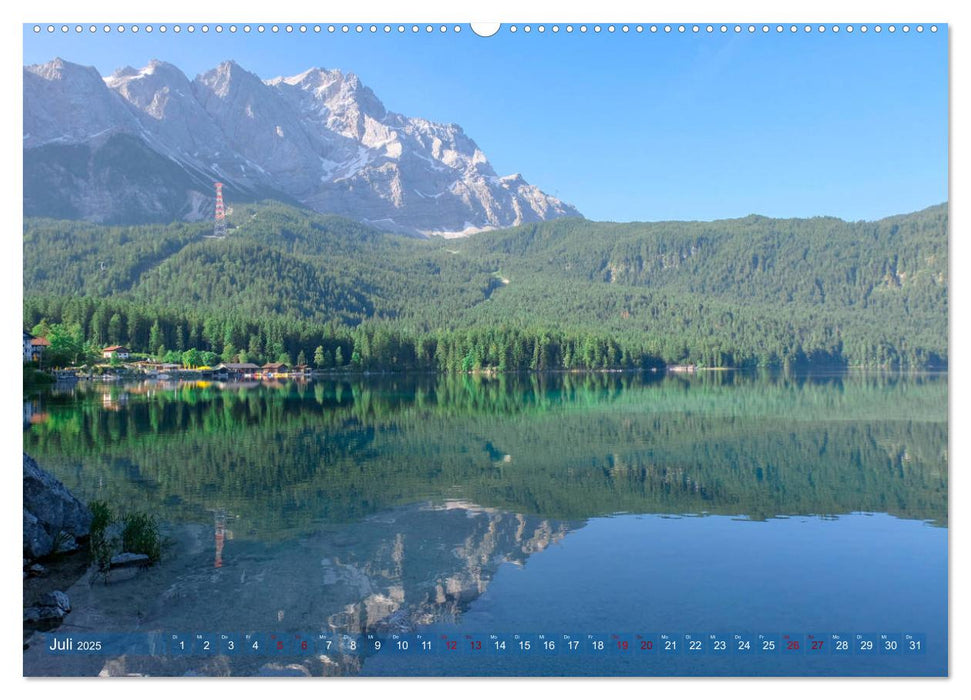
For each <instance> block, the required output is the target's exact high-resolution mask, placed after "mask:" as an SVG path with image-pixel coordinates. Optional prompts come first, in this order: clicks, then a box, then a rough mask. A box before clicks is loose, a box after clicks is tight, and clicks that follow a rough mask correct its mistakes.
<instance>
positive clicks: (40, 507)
mask: <svg viewBox="0 0 971 700" xmlns="http://www.w3.org/2000/svg"><path fill="white" fill-rule="evenodd" d="M23 490H24V533H23V535H24V556H27V557H30V558H32V559H35V558H37V557H42V556H46V555H48V554H50V553H51V552H52V551H53V549H54V547H55V546H60V547H63V546H64V545H66V544H67V545H68V546H69V545H70V543H71V542H73V538H77V537H86V536H87V535H88V534H89V533H90V530H91V511H89V510H88V508H87V506H85V505H84V504H83V503H81V501H79V500H78V499H77V498H75V497H74V496H73V495H72V494H71V492H70V491H68V490H67V488H65V486H64V484H62V483H61V482H60V481H58V480H57V479H55V478H54V477H53V476H51V475H50V474H48V473H47V472H45V471H44V470H43V469H41V468H40V467H39V466H37V462H35V461H34V460H33V459H32V458H30V457H29V456H27V454H26V453H25V454H24V481H23ZM74 546H75V547H76V546H77V545H76V543H75V544H74ZM59 551H66V550H63V549H59Z"/></svg>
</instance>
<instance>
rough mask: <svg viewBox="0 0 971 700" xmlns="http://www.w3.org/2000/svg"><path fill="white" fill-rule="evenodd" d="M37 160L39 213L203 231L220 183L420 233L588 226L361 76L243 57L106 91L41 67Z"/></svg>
mask: <svg viewBox="0 0 971 700" xmlns="http://www.w3.org/2000/svg"><path fill="white" fill-rule="evenodd" d="M89 103H90V107H88V106H87V105H89ZM109 146H110V148H109ZM24 148H25V151H24V172H25V185H24V190H25V193H24V202H25V213H26V214H28V215H45V216H50V215H60V216H67V217H68V218H84V219H88V220H94V221H106V222H114V221H118V222H134V221H161V220H165V218H166V217H170V218H169V220H173V219H185V220H196V219H200V218H205V217H208V216H211V213H212V207H213V200H212V196H213V193H212V181H213V180H220V181H222V182H224V183H226V190H225V191H226V197H227V199H228V200H230V202H231V201H232V199H233V198H237V199H239V200H244V199H245V200H248V199H254V198H258V197H267V196H269V197H274V196H275V197H276V198H281V197H282V198H289V199H290V200H292V201H296V202H298V203H301V204H303V205H305V206H307V207H310V208H312V209H315V210H317V211H320V212H327V213H334V214H340V215H343V216H347V217H349V218H352V219H356V220H359V221H362V222H365V223H368V224H371V225H373V226H376V227H378V228H384V229H387V230H393V231H400V232H402V233H410V234H415V233H418V234H434V233H439V234H444V235H461V234H468V233H474V232H476V231H480V230H486V229H490V228H497V227H503V226H513V225H517V224H521V223H527V222H531V221H542V220H546V219H552V218H556V217H561V216H580V214H579V212H577V210H576V209H574V208H573V207H571V206H570V205H568V204H564V203H563V202H561V201H560V200H558V199H556V198H555V197H551V196H549V195H547V194H545V193H544V192H542V191H541V190H540V189H539V188H537V187H535V186H533V185H530V184H529V183H527V182H526V181H525V180H524V179H523V178H522V176H520V175H518V174H517V175H511V176H507V177H499V176H498V175H497V174H496V172H495V171H494V170H493V169H492V166H491V165H489V162H488V160H487V159H486V157H485V154H484V153H482V151H481V150H480V149H479V148H478V146H477V145H476V144H475V142H474V141H473V140H472V139H471V138H469V137H468V136H467V135H466V134H465V133H464V132H463V131H462V128H461V127H460V126H458V125H456V124H439V123H435V122H430V121H427V120H424V119H419V118H410V117H405V116H403V115H400V114H396V113H394V112H390V111H388V110H387V109H386V108H385V106H384V105H383V104H382V103H381V101H380V100H379V99H378V98H377V96H376V95H375V94H374V93H373V92H372V91H371V90H370V89H369V88H367V87H366V86H364V85H363V84H362V83H361V81H360V79H359V78H358V77H357V76H356V75H354V74H353V73H342V72H341V71H338V70H325V69H322V68H313V69H311V70H308V71H305V72H303V73H301V74H299V75H296V76H292V77H280V78H275V79H273V80H267V81H263V80H261V79H260V78H259V77H257V76H256V75H254V74H252V73H250V72H248V71H246V70H245V69H243V68H241V67H240V66H239V65H237V64H236V63H234V62H232V61H228V62H226V63H223V64H221V65H219V66H218V67H216V68H214V69H212V70H210V71H208V72H206V73H204V74H203V75H200V76H199V77H197V78H196V79H195V80H194V81H191V82H190V81H189V80H188V79H187V78H186V77H185V75H183V74H182V72H181V71H179V69H178V68H176V67H175V66H173V65H171V64H168V63H163V62H160V61H152V62H150V63H149V65H148V66H146V67H145V68H142V69H140V70H138V69H134V68H124V69H121V70H119V71H117V72H116V73H115V74H114V75H112V76H110V77H108V78H106V79H104V80H101V79H100V77H99V76H98V75H97V72H96V71H94V69H93V68H83V67H81V66H77V65H74V64H70V63H68V62H66V61H62V60H60V59H56V60H54V61H52V62H50V63H47V64H44V65H40V66H28V67H26V68H25V69H24ZM79 149H80V150H79ZM106 149H107V152H106ZM132 164H137V167H132Z"/></svg>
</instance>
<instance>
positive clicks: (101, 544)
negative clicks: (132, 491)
mask: <svg viewBox="0 0 971 700" xmlns="http://www.w3.org/2000/svg"><path fill="white" fill-rule="evenodd" d="M88 509H89V510H90V511H91V515H92V519H91V538H90V540H89V545H88V546H89V548H90V550H91V558H92V559H93V560H94V563H95V564H97V565H98V570H99V571H107V570H108V567H109V566H110V564H111V556H112V553H113V551H114V548H115V542H113V541H112V538H111V537H109V535H108V526H109V525H111V523H113V522H114V520H115V514H114V512H113V511H112V510H111V506H110V505H108V503H107V502H106V501H92V502H91V503H89V504H88Z"/></svg>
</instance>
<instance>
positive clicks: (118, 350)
mask: <svg viewBox="0 0 971 700" xmlns="http://www.w3.org/2000/svg"><path fill="white" fill-rule="evenodd" d="M101 356H102V357H103V358H105V359H106V360H111V359H113V358H118V359H119V360H127V359H128V358H129V357H131V350H129V349H128V348H127V347H125V346H124V345H109V346H108V347H106V348H105V349H104V350H102V351H101Z"/></svg>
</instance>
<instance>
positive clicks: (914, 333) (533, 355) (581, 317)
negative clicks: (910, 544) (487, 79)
mask: <svg viewBox="0 0 971 700" xmlns="http://www.w3.org/2000/svg"><path fill="white" fill-rule="evenodd" d="M229 218H230V226H229V234H228V236H227V237H226V238H224V239H214V238H212V237H209V234H211V232H212V228H211V224H209V223H205V222H200V223H175V224H170V225H143V226H102V225H97V224H91V223H85V222H79V221H56V220H49V219H27V220H26V221H25V223H24V309H23V312H24V325H25V328H27V329H28V330H34V331H35V332H36V333H38V334H43V335H45V336H47V337H49V338H50V339H51V340H52V344H53V346H52V348H51V351H52V352H51V353H50V355H49V362H50V363H53V364H54V365H57V364H62V365H67V364H80V363H83V362H85V361H92V360H94V359H95V358H97V357H99V356H100V353H99V352H98V351H99V349H100V348H101V347H103V346H105V345H109V344H124V345H127V346H129V347H130V348H131V349H132V350H133V351H135V352H136V353H143V354H145V355H146V356H153V357H157V358H159V359H166V358H167V359H168V360H169V361H179V362H182V363H184V364H187V365H195V366H198V365H202V364H213V363H216V362H218V361H220V360H222V361H233V360H236V361H244V362H246V361H248V362H256V363H262V362H268V361H284V362H288V363H304V362H306V363H308V364H311V365H314V366H316V367H318V368H321V369H347V370H363V371H396V370H429V371H449V372H451V371H475V370H486V371H488V370H495V371H512V370H557V369H567V370H568V369H619V368H630V369H635V368H643V369H648V368H653V367H660V366H663V365H664V364H682V363H692V364H698V365H702V366H734V367H749V366H751V367H754V366H763V367H798V366H805V365H835V366H880V367H891V368H925V367H946V364H947V347H948V345H947V291H948V279H947V276H948V250H947V228H948V216H947V206H946V205H943V204H942V205H938V206H935V207H931V208H929V209H925V210H923V211H920V212H916V213H913V214H906V215H902V216H895V217H891V218H887V219H882V220H880V221H874V222H855V223H849V222H845V221H842V220H839V219H833V218H822V217H819V218H812V219H785V220H783V219H769V218H765V217H760V216H749V217H746V218H743V219H734V220H724V221H714V222H656V223H625V224H615V223H598V222H591V221H586V220H582V219H559V220H555V221H549V222H545V223H540V224H530V225H525V226H520V227H516V228H512V229H505V230H500V231H491V232H485V233H481V234H477V235H475V236H472V237H470V238H465V239H439V238H433V239H429V240H424V239H415V238H408V237H404V236H400V235H394V234H388V233H383V232H380V231H376V230H374V229H371V228H368V227H366V226H364V225H361V224H357V223H354V222H351V221H349V220H346V219H342V218H339V217H334V216H325V215H320V214H315V213H313V212H309V211H306V210H302V209H298V208H293V207H290V206H286V205H283V204H279V203H275V202H263V203H258V204H245V205H237V206H236V207H235V208H234V211H233V212H232V214H231V216H230V217H229Z"/></svg>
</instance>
